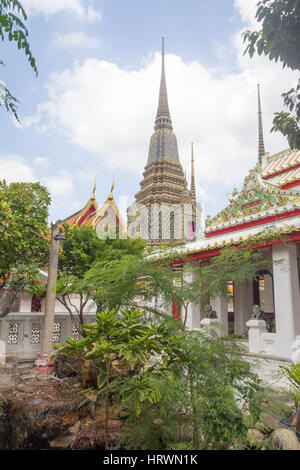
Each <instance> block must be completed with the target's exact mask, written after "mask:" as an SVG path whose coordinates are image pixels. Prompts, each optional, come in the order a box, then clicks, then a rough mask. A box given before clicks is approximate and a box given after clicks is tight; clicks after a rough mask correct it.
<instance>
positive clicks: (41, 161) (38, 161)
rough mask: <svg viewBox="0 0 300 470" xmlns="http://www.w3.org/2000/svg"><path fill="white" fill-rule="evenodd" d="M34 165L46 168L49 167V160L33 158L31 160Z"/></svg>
mask: <svg viewBox="0 0 300 470" xmlns="http://www.w3.org/2000/svg"><path fill="white" fill-rule="evenodd" d="M33 162H34V164H35V165H38V166H40V167H44V168H45V167H47V166H48V165H49V158H47V157H35V159H34V160H33Z"/></svg>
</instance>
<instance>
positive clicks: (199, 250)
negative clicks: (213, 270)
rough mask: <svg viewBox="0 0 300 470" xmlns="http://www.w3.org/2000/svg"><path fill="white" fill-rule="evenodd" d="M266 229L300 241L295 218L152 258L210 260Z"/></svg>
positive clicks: (162, 252) (299, 225)
mask: <svg viewBox="0 0 300 470" xmlns="http://www.w3.org/2000/svg"><path fill="white" fill-rule="evenodd" d="M266 229H269V230H270V231H272V232H273V233H275V232H276V233H277V234H278V235H280V236H281V235H286V236H289V235H291V236H293V234H296V235H297V238H298V239H299V233H300V217H299V216H295V217H291V218H290V219H287V220H282V221H274V222H272V223H270V224H267V225H263V226H262V225H258V226H256V227H248V228H242V229H240V230H238V231H236V232H233V233H226V234H221V235H215V236H214V237H212V238H202V239H200V240H197V241H195V242H191V243H187V244H186V245H184V246H182V247H176V248H174V249H170V250H157V251H156V252H155V253H153V255H152V257H153V258H161V257H168V256H174V254H176V256H177V255H178V259H180V257H181V256H182V257H185V256H189V255H197V256H196V258H208V257H211V256H215V255H216V254H218V253H219V251H218V250H221V249H222V248H225V247H229V246H232V245H238V244H239V243H244V242H246V241H249V240H252V239H255V238H254V237H256V236H259V235H263V234H264V233H265V232H266Z"/></svg>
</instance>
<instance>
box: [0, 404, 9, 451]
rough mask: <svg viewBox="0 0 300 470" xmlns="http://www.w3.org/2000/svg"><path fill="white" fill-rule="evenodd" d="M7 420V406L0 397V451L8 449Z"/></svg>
mask: <svg viewBox="0 0 300 470" xmlns="http://www.w3.org/2000/svg"><path fill="white" fill-rule="evenodd" d="M9 435H10V432H9V419H8V416H7V405H6V403H5V401H4V400H3V399H2V398H1V397H0V450H5V449H9Z"/></svg>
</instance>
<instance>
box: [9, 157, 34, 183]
mask: <svg viewBox="0 0 300 470" xmlns="http://www.w3.org/2000/svg"><path fill="white" fill-rule="evenodd" d="M4 179H5V180H6V182H7V183H19V182H25V183H30V182H35V181H37V179H36V177H35V175H34V172H33V170H32V168H31V167H30V166H29V165H28V163H27V162H26V160H25V159H24V158H23V157H21V156H19V155H8V156H5V157H4V158H1V157H0V180H4Z"/></svg>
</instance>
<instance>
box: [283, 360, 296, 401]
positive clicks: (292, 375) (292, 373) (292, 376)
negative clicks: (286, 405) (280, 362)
mask: <svg viewBox="0 0 300 470" xmlns="http://www.w3.org/2000/svg"><path fill="white" fill-rule="evenodd" d="M280 368H281V369H282V370H283V371H284V372H285V375H286V376H287V378H288V380H289V382H290V384H291V386H292V389H293V397H294V401H295V405H296V408H297V407H298V406H299V403H300V362H298V363H297V364H292V365H291V366H290V368H288V367H284V366H280Z"/></svg>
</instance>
